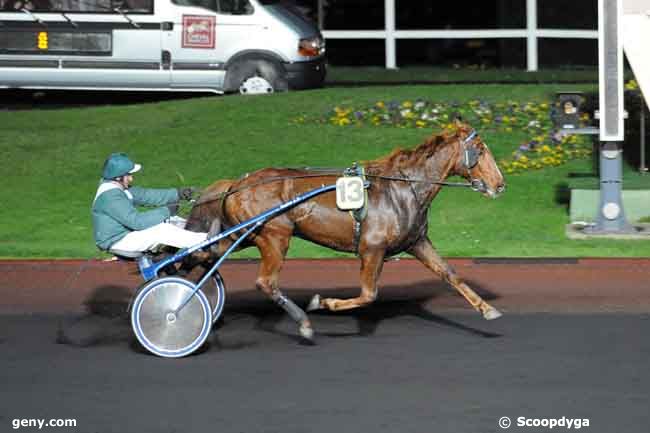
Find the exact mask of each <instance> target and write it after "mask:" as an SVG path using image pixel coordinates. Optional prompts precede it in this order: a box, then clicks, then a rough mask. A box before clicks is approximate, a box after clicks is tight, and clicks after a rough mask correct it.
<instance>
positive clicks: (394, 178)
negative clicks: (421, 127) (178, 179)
mask: <svg viewBox="0 0 650 433" xmlns="http://www.w3.org/2000/svg"><path fill="white" fill-rule="evenodd" d="M291 170H310V168H309V167H305V168H300V169H295V168H291ZM317 170H319V171H321V172H320V173H312V174H302V175H296V176H275V177H268V178H266V179H264V180H261V181H259V182H255V183H252V184H250V185H244V186H241V187H238V188H234V189H228V190H227V191H223V192H220V193H219V194H217V195H215V196H211V197H209V198H206V199H202V198H201V197H199V198H198V199H197V200H196V201H195V202H194V205H195V206H196V205H201V204H205V203H211V202H213V201H218V200H223V199H224V198H226V197H228V196H230V195H233V194H236V193H238V192H241V191H243V190H246V189H249V188H253V187H256V186H260V185H265V184H267V183H272V182H278V181H281V180H291V179H308V178H315V177H327V176H336V177H339V176H342V173H343V172H344V170H339V171H337V172H335V173H329V172H325V171H326V170H327V171H329V170H335V169H317ZM365 176H366V177H367V178H374V179H383V180H390V181H395V182H408V183H426V184H429V185H441V186H451V187H464V188H471V189H472V190H475V191H477V190H478V188H479V185H477V184H476V183H475V182H443V181H437V180H430V179H417V178H410V177H399V176H386V175H381V174H367V173H366V174H365ZM245 178H246V176H244V177H243V178H241V179H239V180H242V179H245Z"/></svg>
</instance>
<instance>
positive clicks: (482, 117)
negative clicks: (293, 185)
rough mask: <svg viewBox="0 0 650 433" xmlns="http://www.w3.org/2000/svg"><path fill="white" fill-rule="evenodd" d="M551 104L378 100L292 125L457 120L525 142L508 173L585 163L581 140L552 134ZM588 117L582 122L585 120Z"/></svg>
mask: <svg viewBox="0 0 650 433" xmlns="http://www.w3.org/2000/svg"><path fill="white" fill-rule="evenodd" d="M551 109H552V107H551V104H550V103H549V102H541V103H537V102H525V103H522V102H519V101H507V102H488V101H482V100H471V101H467V102H445V103H441V102H432V101H426V100H423V99H418V100H415V101H410V100H405V101H401V102H400V101H388V102H385V101H377V102H375V103H374V104H373V105H371V106H369V107H347V106H336V107H334V108H333V109H332V110H330V111H329V112H327V113H326V114H325V115H323V116H321V117H317V118H310V117H308V116H300V117H298V118H296V119H294V122H295V123H305V122H317V123H321V124H330V125H335V126H341V127H352V126H373V127H396V128H428V129H434V130H449V131H451V130H454V129H455V126H454V122H453V119H455V118H457V117H461V118H462V119H463V120H464V121H466V122H467V123H469V124H470V125H475V126H476V127H477V128H478V129H480V131H481V132H490V133H499V134H512V135H514V136H516V137H521V134H522V133H523V134H524V135H525V136H526V137H527V138H526V139H525V140H523V142H521V143H520V145H519V146H518V148H516V149H514V150H513V151H512V154H511V156H510V157H509V158H506V159H502V160H500V161H499V165H500V166H501V168H502V169H503V170H504V171H505V172H506V173H508V174H513V173H520V172H523V171H526V170H538V169H542V168H544V167H554V166H558V165H561V164H564V163H565V162H566V161H568V160H571V159H577V158H589V156H590V155H591V144H590V142H589V140H588V139H587V138H586V137H584V136H578V135H571V136H563V135H561V134H558V133H557V132H556V131H554V130H553V126H552V123H551V120H550V110H551ZM588 120H589V118H588V117H587V116H585V117H583V121H585V122H586V121H588Z"/></svg>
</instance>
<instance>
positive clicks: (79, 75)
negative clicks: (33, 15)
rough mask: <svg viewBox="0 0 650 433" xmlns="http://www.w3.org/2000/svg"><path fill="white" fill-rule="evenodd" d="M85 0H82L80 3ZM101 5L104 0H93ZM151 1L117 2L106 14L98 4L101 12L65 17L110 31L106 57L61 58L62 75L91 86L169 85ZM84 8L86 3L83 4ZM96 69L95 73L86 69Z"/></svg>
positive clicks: (158, 24) (139, 87)
mask: <svg viewBox="0 0 650 433" xmlns="http://www.w3.org/2000/svg"><path fill="white" fill-rule="evenodd" d="M89 1H91V2H92V1H93V0H84V2H83V3H84V4H86V5H87V4H88V2H89ZM94 1H97V2H98V4H101V2H103V1H104V0H94ZM157 3H159V2H158V1H156V5H154V0H131V1H130V2H126V1H125V2H121V6H120V7H116V8H113V9H112V10H111V11H110V13H106V12H107V11H106V9H105V6H104V7H102V6H98V8H97V9H98V11H97V12H99V10H101V9H103V13H102V14H99V13H98V14H92V15H91V14H87V13H86V14H84V15H81V14H80V15H76V14H75V15H73V14H69V15H68V16H69V17H70V18H71V19H72V20H75V19H79V20H84V21H86V20H87V21H89V23H88V25H89V26H91V27H94V28H98V27H99V28H105V29H107V30H108V31H110V33H111V37H112V50H111V54H110V56H102V57H96V58H88V59H79V58H78V57H77V56H74V58H72V57H66V58H64V59H63V62H62V67H63V70H64V71H66V75H69V76H72V79H73V80H76V82H77V83H79V84H80V85H81V84H82V83H87V85H88V86H92V87H95V86H96V87H113V88H138V89H164V88H168V87H169V84H170V72H169V69H165V68H164V67H163V59H162V32H161V20H160V18H159V17H158V16H157V14H156V13H155V10H154V6H155V7H156V8H157V6H158V4H157ZM86 7H87V6H86ZM95 70H98V71H97V72H100V71H101V73H95V74H89V73H88V72H90V71H93V72H95Z"/></svg>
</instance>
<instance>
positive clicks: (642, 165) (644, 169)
mask: <svg viewBox="0 0 650 433" xmlns="http://www.w3.org/2000/svg"><path fill="white" fill-rule="evenodd" d="M639 99H640V100H641V108H640V109H639V111H640V113H641V117H640V119H639V133H640V134H641V163H640V164H639V171H640V172H641V174H644V173H647V172H648V167H646V166H645V108H646V107H645V99H644V98H643V93H639Z"/></svg>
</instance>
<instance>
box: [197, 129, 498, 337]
mask: <svg viewBox="0 0 650 433" xmlns="http://www.w3.org/2000/svg"><path fill="white" fill-rule="evenodd" d="M363 167H364V169H365V174H366V176H367V179H368V181H370V186H369V188H368V190H367V216H366V218H365V219H364V220H363V222H362V225H361V230H360V233H356V234H355V220H354V218H353V217H352V216H351V214H350V213H348V212H346V211H341V210H339V209H338V208H337V205H336V195H335V192H334V191H333V192H330V193H326V194H322V195H320V196H318V197H315V198H313V199H311V200H309V201H306V202H304V203H302V204H299V205H297V206H295V207H293V208H291V209H290V210H289V211H287V212H286V213H283V214H280V215H278V216H277V217H275V218H274V219H272V220H270V221H269V222H267V223H266V224H265V225H263V226H262V227H261V228H260V229H259V230H258V231H257V232H256V233H255V234H254V235H252V236H251V237H250V238H249V239H247V240H246V241H245V243H244V244H242V245H243V248H245V247H248V246H256V247H257V248H258V249H259V251H260V254H261V263H260V268H259V273H258V278H257V280H256V286H257V288H258V289H259V290H261V291H262V292H264V293H265V294H266V295H267V296H269V297H270V298H271V299H272V300H273V301H274V302H276V303H277V304H278V305H279V306H281V307H282V308H283V309H284V310H285V311H286V312H287V313H288V314H289V315H290V316H291V318H292V319H294V320H295V321H296V322H297V324H298V325H299V331H300V334H301V336H302V337H304V338H306V339H308V340H311V339H312V338H313V330H312V327H311V324H310V321H309V318H308V317H307V315H306V314H305V312H304V311H303V310H302V309H301V308H300V307H298V306H297V305H296V304H295V303H294V302H293V301H291V300H290V299H289V298H287V297H286V296H284V295H283V294H282V292H281V291H280V288H279V285H278V279H279V274H280V268H281V267H282V263H283V261H284V258H285V254H286V253H287V250H288V248H289V242H290V240H291V237H292V236H298V237H301V238H303V239H307V240H309V241H312V242H315V243H317V244H319V245H323V246H326V247H329V248H333V249H335V250H338V251H347V252H351V253H355V252H356V253H357V254H358V256H359V258H360V259H361V293H360V294H359V296H358V297H356V298H351V299H337V298H321V297H320V296H319V295H315V296H314V297H313V298H312V300H311V302H310V303H309V306H308V307H307V311H310V310H314V309H319V308H321V309H328V310H331V311H340V310H348V309H352V308H358V307H361V306H364V305H368V304H370V303H372V302H373V301H374V300H375V299H376V298H377V280H378V279H379V275H380V273H381V271H382V265H383V263H384V260H385V259H387V258H388V257H390V256H393V255H396V254H398V253H401V252H407V253H409V254H411V255H413V256H415V257H416V258H417V259H418V260H420V261H421V262H422V263H423V264H424V265H425V266H426V267H427V268H428V269H430V270H431V271H433V272H434V273H436V274H438V275H439V276H441V277H442V278H443V279H444V280H446V281H447V282H448V283H449V284H451V285H452V286H453V287H454V288H455V289H456V290H457V291H458V292H459V293H460V294H461V295H462V296H463V297H465V299H466V300H467V301H468V302H469V303H470V304H471V305H472V307H474V309H476V310H477V311H479V312H481V313H482V314H483V317H484V318H486V319H488V320H490V319H496V318H498V317H500V316H501V313H500V312H499V311H498V310H497V309H496V308H494V307H492V306H491V305H489V304H488V303H487V302H485V301H484V300H483V299H482V298H481V297H480V296H479V295H478V294H476V293H475V292H474V291H473V290H472V289H471V288H470V287H469V286H467V285H466V284H465V283H464V282H463V281H462V280H461V279H460V278H459V277H458V276H457V275H456V273H455V272H454V271H453V269H452V268H451V267H450V266H449V265H448V264H447V263H446V262H445V261H444V260H443V259H442V258H441V257H440V256H439V255H438V253H437V252H436V250H435V249H434V247H433V245H432V243H431V240H430V239H429V237H428V234H427V232H428V218H427V216H428V211H429V207H430V205H431V201H432V200H433V199H434V198H435V197H436V195H437V194H438V192H439V191H440V189H441V188H442V187H443V186H444V185H445V184H448V183H447V182H445V179H447V177H449V176H452V175H458V176H461V177H463V178H465V179H466V180H467V181H469V182H470V183H468V184H463V185H464V186H470V185H471V186H472V187H473V189H474V190H476V191H478V192H480V193H482V194H483V195H485V196H487V197H490V198H496V197H497V196H498V195H499V194H500V193H502V192H503V191H504V190H505V183H504V178H503V175H502V174H501V172H500V170H499V168H498V167H497V164H496V162H495V160H494V158H493V156H492V153H491V152H490V150H489V149H488V147H487V146H486V145H485V143H484V142H483V140H482V139H481V138H480V136H479V135H478V134H477V133H476V132H475V131H474V130H472V129H471V128H470V127H469V126H468V125H466V124H463V123H461V122H459V121H456V130H455V131H453V132H445V133H442V134H439V135H432V136H430V137H429V138H428V139H427V140H426V141H425V142H424V143H422V144H421V145H419V146H418V147H416V148H415V149H412V150H401V149H397V150H395V151H393V152H392V153H391V154H390V155H387V156H385V157H382V158H379V159H376V160H372V161H367V162H364V163H363ZM336 176H340V172H338V174H332V173H331V172H329V173H326V172H323V173H320V172H319V171H310V170H309V169H278V168H265V169H261V170H258V171H256V172H253V173H251V174H249V175H246V176H245V177H244V178H242V179H239V180H236V181H231V180H222V181H219V182H216V183H214V184H213V185H211V186H210V187H208V189H206V190H205V191H204V192H203V194H202V196H201V198H200V199H199V200H198V202H197V203H196V204H195V205H194V207H193V209H192V211H191V213H190V216H189V218H188V222H187V228H188V229H189V230H197V231H210V232H211V233H216V232H218V231H219V229H220V228H221V227H222V226H225V227H231V226H233V225H235V224H237V223H240V222H242V221H245V220H247V219H249V218H252V217H254V216H255V215H258V214H260V213H262V212H263V211H265V210H267V209H269V208H271V207H273V206H277V205H280V204H282V203H284V202H287V201H288V200H290V199H292V198H293V197H295V196H297V195H298V194H301V193H304V192H307V191H309V190H312V189H314V188H318V187H319V186H322V185H324V184H331V183H333V181H334V180H335V179H336ZM215 197H216V198H215ZM233 239H234V238H233ZM231 244H232V240H231V239H224V240H222V241H221V242H219V244H218V245H216V246H214V247H213V250H212V251H211V252H210V253H209V255H210V256H211V257H210V260H214V259H216V257H218V256H220V255H222V254H223V253H224V252H225V251H226V249H227V248H228V246H229V245H231Z"/></svg>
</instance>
